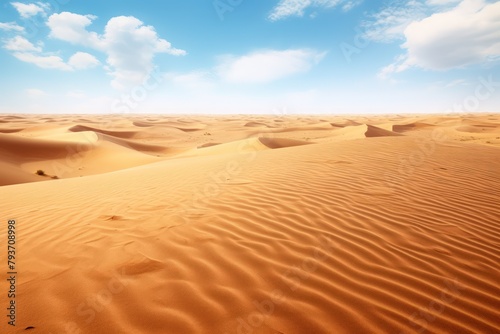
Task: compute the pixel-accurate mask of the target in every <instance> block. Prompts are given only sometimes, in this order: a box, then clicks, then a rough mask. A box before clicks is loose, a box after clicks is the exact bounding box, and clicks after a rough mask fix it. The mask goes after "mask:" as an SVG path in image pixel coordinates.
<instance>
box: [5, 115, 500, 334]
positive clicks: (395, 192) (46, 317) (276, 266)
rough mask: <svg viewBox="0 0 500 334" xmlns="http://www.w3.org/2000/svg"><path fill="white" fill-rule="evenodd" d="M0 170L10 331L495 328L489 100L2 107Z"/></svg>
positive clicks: (498, 150) (497, 136)
mask: <svg viewBox="0 0 500 334" xmlns="http://www.w3.org/2000/svg"><path fill="white" fill-rule="evenodd" d="M0 168H1V169H2V173H1V174H0V198H1V202H0V219H1V220H2V225H1V226H2V228H1V229H0V240H1V242H2V244H3V245H4V246H5V241H6V240H7V227H6V226H7V221H8V220H9V219H15V220H16V225H17V240H18V242H17V245H16V247H17V254H16V263H17V270H18V272H19V275H18V282H17V290H18V293H17V297H16V303H17V322H16V327H11V326H7V321H8V319H7V318H6V317H5V315H6V314H7V312H6V310H5V309H6V307H7V306H8V305H7V303H8V299H7V293H6V292H7V290H8V285H7V284H8V283H7V282H6V280H5V279H2V280H1V282H2V283H1V284H0V304H1V308H2V309H3V310H4V311H3V313H4V314H2V319H4V320H2V322H1V323H0V332H1V333H41V334H50V333H53V334H64V333H80V334H83V333H93V334H94V333H106V334H107V333H175V334H182V333H220V334H234V333H244V334H250V333H255V334H260V333H282V334H295V333H296V334H299V333H300V334H302V333H349V334H352V333H499V332H500V323H499V319H500V314H499V310H500V297H499V296H500V284H499V277H500V265H499V264H500V251H499V249H500V115H498V114H491V115H486V114H482V115H448V116H434V115H433V116H405V115H390V116H366V117H363V116H353V117H339V116H317V117H316V116H314V117H313V116H286V117H279V116H212V117H208V116H158V115H151V116H144V115H142V116H132V115H130V116H118V115H115V116H109V115H105V116H95V115H93V116H81V115H78V116H75V115H73V116H58V117H56V116H51V115H44V116H22V115H19V116H5V115H3V116H1V115H0ZM37 170H43V171H44V172H45V174H46V175H36V171H37ZM6 256H7V253H6V247H2V250H1V251H0V263H1V264H2V265H1V269H0V270H1V271H2V272H6V271H7V264H6V262H7V261H6ZM4 275H5V274H4ZM29 327H33V328H29Z"/></svg>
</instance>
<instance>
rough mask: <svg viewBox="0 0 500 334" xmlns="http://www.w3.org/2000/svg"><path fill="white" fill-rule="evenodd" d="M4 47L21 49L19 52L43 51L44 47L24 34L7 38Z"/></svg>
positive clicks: (12, 49)
mask: <svg viewBox="0 0 500 334" xmlns="http://www.w3.org/2000/svg"><path fill="white" fill-rule="evenodd" d="M3 47H4V49H6V50H9V51H19V52H31V51H33V52H41V51H42V48H41V47H40V46H34V45H33V44H32V43H31V42H30V41H28V40H27V39H26V38H24V37H22V36H16V37H13V38H10V39H7V40H6V41H5V42H4V45H3Z"/></svg>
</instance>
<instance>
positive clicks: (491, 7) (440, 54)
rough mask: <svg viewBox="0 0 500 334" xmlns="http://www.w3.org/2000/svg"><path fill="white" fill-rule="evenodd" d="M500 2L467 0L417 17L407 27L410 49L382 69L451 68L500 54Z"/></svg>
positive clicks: (387, 70) (386, 73)
mask: <svg viewBox="0 0 500 334" xmlns="http://www.w3.org/2000/svg"><path fill="white" fill-rule="evenodd" d="M499 17H500V2H496V3H488V2H485V1H483V0H463V1H461V2H460V4H458V5H457V6H456V7H454V8H452V9H449V10H446V11H442V12H439V13H435V14H432V15H430V16H428V17H426V18H424V19H422V20H419V21H414V22H412V23H411V24H409V25H408V27H407V28H406V29H405V31H404V37H405V39H406V41H405V42H404V44H403V45H402V47H403V48H404V49H405V50H406V53H405V54H404V55H403V56H402V57H400V58H399V59H398V60H397V61H396V62H395V63H394V64H391V65H389V66H388V67H386V68H385V69H383V70H382V72H383V74H384V75H386V76H387V75H389V74H391V73H397V72H401V71H404V70H406V69H408V68H410V67H420V68H423V69H430V70H447V69H451V68H459V67H465V66H467V65H471V64H477V63H486V62H488V61H490V60H494V59H496V58H498V57H499V56H500V20H498V18H499Z"/></svg>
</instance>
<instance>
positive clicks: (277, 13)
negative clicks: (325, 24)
mask: <svg viewBox="0 0 500 334" xmlns="http://www.w3.org/2000/svg"><path fill="white" fill-rule="evenodd" d="M361 2H362V0H280V2H279V3H278V4H277V5H276V7H274V8H273V10H272V11H271V13H270V14H269V16H268V18H269V20H271V21H278V20H282V19H284V18H287V17H289V16H299V17H302V16H304V12H305V10H306V9H307V8H309V7H312V8H333V7H336V6H338V5H342V9H343V10H344V11H348V10H351V9H352V8H354V7H356V6H357V5H359V4H360V3H361Z"/></svg>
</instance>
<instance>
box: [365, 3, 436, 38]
mask: <svg viewBox="0 0 500 334" xmlns="http://www.w3.org/2000/svg"><path fill="white" fill-rule="evenodd" d="M427 11H428V7H427V6H426V5H425V4H424V3H423V2H421V1H416V0H410V1H406V2H405V3H398V4H397V5H395V6H388V7H385V8H383V9H382V10H381V11H379V12H378V13H375V14H372V15H370V17H369V20H366V21H364V22H363V23H362V28H363V30H364V38H365V39H368V40H371V41H375V42H383V43H389V42H394V41H396V40H403V39H404V31H405V29H406V27H408V26H409V25H410V24H411V23H412V22H414V21H417V20H420V19H423V18H425V17H426V15H427Z"/></svg>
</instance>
